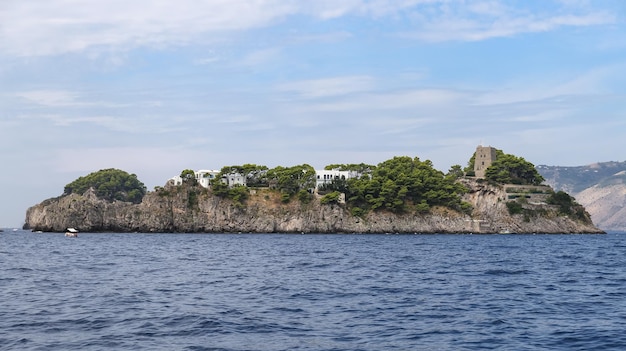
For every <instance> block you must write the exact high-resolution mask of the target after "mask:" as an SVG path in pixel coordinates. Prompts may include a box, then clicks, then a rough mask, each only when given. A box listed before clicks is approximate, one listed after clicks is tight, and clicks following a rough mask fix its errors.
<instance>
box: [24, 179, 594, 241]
mask: <svg viewBox="0 0 626 351" xmlns="http://www.w3.org/2000/svg"><path fill="white" fill-rule="evenodd" d="M464 183H465V185H466V186H467V187H468V188H469V189H470V191H469V192H468V193H467V194H466V195H465V198H464V200H465V201H467V202H470V203H471V204H472V205H473V207H474V210H473V212H472V214H471V215H468V214H463V213H459V212H456V211H453V210H450V209H446V208H434V209H432V211H431V213H429V214H425V215H416V214H393V213H389V212H381V211H377V212H372V211H370V212H369V213H368V214H367V215H366V216H365V217H364V218H359V217H355V216H352V215H351V214H350V211H349V210H348V209H346V207H345V205H340V204H325V205H323V204H321V203H320V201H319V199H313V200H312V201H311V202H309V203H307V204H302V203H300V202H299V201H298V200H292V201H291V202H289V203H287V204H283V203H281V202H280V199H279V198H280V196H279V194H276V193H274V192H272V191H269V190H267V189H259V190H252V191H251V195H250V198H249V199H248V200H247V201H246V202H245V204H243V205H241V204H237V203H234V202H232V201H231V200H229V199H223V198H220V197H217V196H213V195H212V194H211V193H210V191H209V190H207V189H204V188H201V187H189V186H185V185H184V186H167V187H166V188H164V189H162V190H159V191H155V192H149V193H148V194H147V195H146V196H145V197H144V199H143V201H142V202H141V203H140V204H132V203H127V202H119V201H118V202H107V201H104V200H101V199H98V198H97V197H96V196H95V194H94V193H93V191H87V192H86V193H85V194H83V195H76V194H72V195H68V196H64V197H59V198H53V199H48V200H45V201H44V202H42V203H40V204H38V205H35V206H33V207H31V208H29V209H28V211H27V213H26V221H25V225H24V228H25V229H32V230H41V231H52V232H62V231H65V229H66V228H68V227H74V228H78V229H79V230H81V231H83V232H206V233H226V232H250V233H277V232H279V233H503V232H507V233H508V232H510V233H602V231H601V230H599V229H598V228H596V227H595V226H594V225H593V224H592V223H591V221H590V220H589V221H581V220H575V219H573V218H569V217H566V216H559V215H558V214H557V210H556V209H555V208H553V207H551V206H547V205H540V207H541V208H542V210H541V211H538V212H537V213H541V215H536V216H534V215H532V216H529V215H528V214H525V215H523V214H516V215H510V214H509V212H508V209H507V206H506V198H507V194H506V193H505V191H504V189H503V188H502V187H498V186H492V185H487V184H483V183H479V182H476V181H473V180H464ZM528 206H530V207H533V206H535V207H536V206H537V205H528ZM529 210H536V208H529ZM533 213H534V212H533Z"/></svg>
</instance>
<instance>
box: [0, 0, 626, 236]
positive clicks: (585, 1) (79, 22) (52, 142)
mask: <svg viewBox="0 0 626 351" xmlns="http://www.w3.org/2000/svg"><path fill="white" fill-rule="evenodd" d="M625 77H626V1H623V0H506V1H505V0H342V1H337V0H309V1H302V0H247V1H243V0H177V1H170V0H133V1H128V0H107V1H84V0H29V1H23V0H2V1H1V2H0V150H1V152H0V165H1V166H0V167H2V170H3V172H0V194H1V195H0V227H21V226H22V225H23V223H24V219H25V215H26V210H27V209H28V207H30V206H33V205H35V204H37V203H39V202H41V201H43V200H45V199H48V198H51V197H56V196H60V195H61V194H62V193H63V188H64V186H65V185H66V184H68V183H70V182H72V181H73V180H75V179H76V178H78V177H80V176H84V175H87V174H89V173H92V172H96V171H98V170H101V169H107V168H117V169H121V170H124V171H126V172H128V173H131V174H136V175H137V177H138V179H139V180H140V181H142V182H143V183H144V184H145V185H146V186H147V188H148V190H152V189H153V188H154V187H155V186H162V185H164V184H165V183H166V181H167V180H168V179H169V178H171V177H173V176H175V175H179V174H180V172H181V171H182V170H184V169H194V170H198V169H221V168H222V167H223V166H228V165H242V164H245V163H253V164H257V165H265V166H268V167H270V168H273V167H276V166H285V167H289V166H295V165H301V164H305V163H306V164H309V165H311V166H313V167H315V168H316V169H319V168H323V167H324V166H326V165H329V164H336V163H361V162H363V163H368V164H378V163H380V162H383V161H385V160H388V159H390V158H392V157H394V156H411V157H419V158H420V159H421V160H431V161H432V162H433V165H434V166H435V168H437V169H439V170H441V171H443V172H447V171H448V170H449V168H450V166H452V165H455V164H459V165H463V166H465V165H466V164H467V162H468V160H469V158H470V157H471V156H472V154H473V152H474V150H475V148H476V146H478V145H485V146H487V145H491V146H494V147H496V148H498V149H501V150H502V151H504V152H505V153H508V154H513V155H516V156H519V157H523V158H525V159H526V160H527V161H529V162H531V163H533V164H535V165H554V166H579V165H586V164H590V163H594V162H603V161H624V160H626V152H625V150H626V138H624V132H625V131H626V118H625V117H626V78H625Z"/></svg>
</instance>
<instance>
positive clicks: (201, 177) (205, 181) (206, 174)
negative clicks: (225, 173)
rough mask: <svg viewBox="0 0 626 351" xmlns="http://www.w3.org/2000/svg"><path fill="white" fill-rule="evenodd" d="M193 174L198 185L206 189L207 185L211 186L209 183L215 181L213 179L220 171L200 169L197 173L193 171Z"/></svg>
mask: <svg viewBox="0 0 626 351" xmlns="http://www.w3.org/2000/svg"><path fill="white" fill-rule="evenodd" d="M195 174H196V180H197V181H198V184H200V185H201V186H203V187H205V188H208V187H209V185H211V182H212V181H213V180H214V179H215V177H217V175H218V174H220V171H216V170H207V169H201V170H199V171H195Z"/></svg>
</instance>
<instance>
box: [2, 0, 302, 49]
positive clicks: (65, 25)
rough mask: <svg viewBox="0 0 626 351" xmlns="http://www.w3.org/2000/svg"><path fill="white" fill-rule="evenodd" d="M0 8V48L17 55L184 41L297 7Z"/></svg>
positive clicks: (163, 3)
mask: <svg viewBox="0 0 626 351" xmlns="http://www.w3.org/2000/svg"><path fill="white" fill-rule="evenodd" d="M3 8H4V11H1V12H0V23H2V25H1V26H2V27H0V42H3V43H4V45H3V47H2V50H3V51H6V52H9V53H11V54H13V55H18V56H34V55H56V54H62V53H67V52H80V51H84V50H87V49H89V48H97V47H134V46H155V47H159V46H163V45H168V46H169V45H185V44H186V43H187V42H189V41H190V40H195V39H197V38H196V37H197V36H198V35H201V34H206V33H214V34H217V33H225V32H228V31H240V30H247V29H252V28H258V27H262V26H266V25H268V24H270V23H272V22H273V21H276V20H279V19H280V18H282V17H284V16H287V15H289V14H292V13H294V12H296V10H297V9H296V8H295V7H294V5H293V3H292V2H289V1H280V0H258V1H231V0H211V1H197V0H180V1H176V2H172V1H169V0H151V1H126V0H109V1H106V2H84V1H76V0H33V1H27V2H26V1H10V0H9V3H8V4H3ZM214 37H215V38H219V36H217V35H215V36H214ZM203 40H207V37H204V38H203ZM214 40H219V39H214Z"/></svg>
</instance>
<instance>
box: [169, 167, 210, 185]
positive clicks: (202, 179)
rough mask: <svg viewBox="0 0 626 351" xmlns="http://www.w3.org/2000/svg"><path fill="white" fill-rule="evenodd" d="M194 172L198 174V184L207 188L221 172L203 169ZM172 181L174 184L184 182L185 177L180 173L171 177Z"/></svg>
mask: <svg viewBox="0 0 626 351" xmlns="http://www.w3.org/2000/svg"><path fill="white" fill-rule="evenodd" d="M194 174H195V176H196V181H198V184H200V185H201V186H203V187H205V188H208V187H209V185H211V182H212V181H213V180H214V179H215V178H216V177H217V175H218V174H220V171H216V170H206V169H201V170H199V171H194ZM170 181H171V182H172V184H174V185H182V184H183V178H181V177H180V176H179V175H177V176H174V177H172V178H170Z"/></svg>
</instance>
